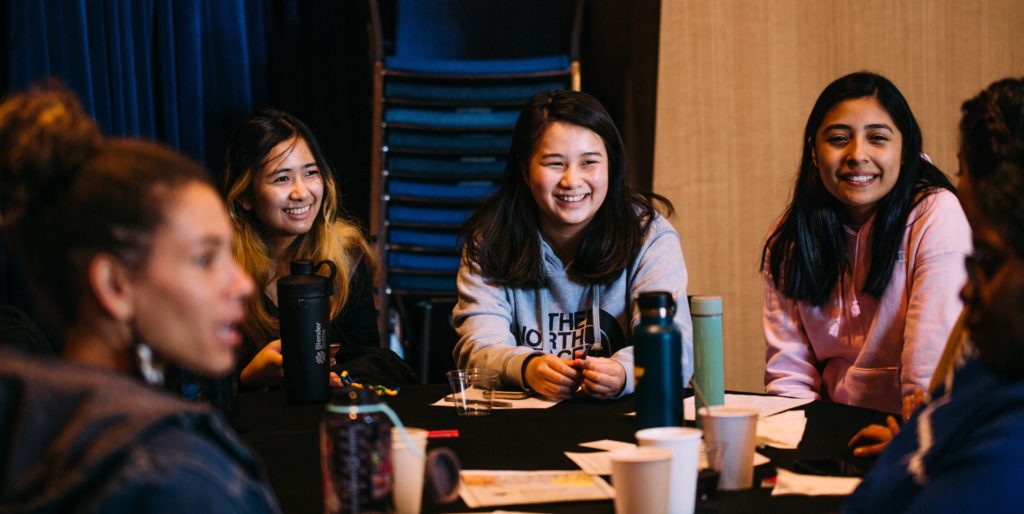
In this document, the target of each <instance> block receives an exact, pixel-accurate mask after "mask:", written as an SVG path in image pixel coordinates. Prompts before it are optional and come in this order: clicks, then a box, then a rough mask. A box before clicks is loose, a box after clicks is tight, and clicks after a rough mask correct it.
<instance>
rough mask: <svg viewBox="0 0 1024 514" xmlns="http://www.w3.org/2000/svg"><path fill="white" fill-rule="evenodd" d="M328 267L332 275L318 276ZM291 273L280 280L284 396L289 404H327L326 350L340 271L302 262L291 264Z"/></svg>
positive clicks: (279, 306) (278, 296) (278, 290)
mask: <svg viewBox="0 0 1024 514" xmlns="http://www.w3.org/2000/svg"><path fill="white" fill-rule="evenodd" d="M325 264H326V265H327V267H329V268H330V269H331V274H330V276H328V277H324V276H321V275H317V274H316V273H315V271H316V270H318V269H320V267H322V266H323V265H325ZM291 272H292V274H291V275H288V276H287V277H282V278H281V279H280V280H278V281H277V303H278V311H279V317H280V320H281V354H282V356H283V357H284V387H285V393H286V395H287V397H288V403H324V402H326V401H327V396H328V392H329V391H330V372H331V370H330V355H329V353H328V351H327V347H328V345H329V344H330V341H329V339H328V338H329V327H330V326H331V294H333V293H334V287H333V284H334V276H335V274H337V272H338V270H337V268H335V266H334V263H333V262H331V261H322V262H320V263H318V264H317V265H316V266H314V265H313V263H312V262H311V261H306V260H302V261H294V262H292V265H291Z"/></svg>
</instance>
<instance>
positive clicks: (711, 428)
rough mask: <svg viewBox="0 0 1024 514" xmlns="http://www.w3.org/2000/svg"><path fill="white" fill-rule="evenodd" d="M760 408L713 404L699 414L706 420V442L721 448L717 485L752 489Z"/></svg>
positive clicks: (729, 489) (699, 411) (726, 488)
mask: <svg viewBox="0 0 1024 514" xmlns="http://www.w3.org/2000/svg"><path fill="white" fill-rule="evenodd" d="M759 412H760V411H759V410H758V409H755V408H751V407H730V406H727V405H712V406H710V407H701V408H700V409H699V410H698V411H697V413H698V414H699V415H700V417H701V419H702V420H703V422H704V438H705V440H706V441H707V444H709V445H714V446H721V447H722V462H721V470H720V474H719V479H718V488H719V489H720V490H723V491H735V490H739V489H750V488H751V487H752V486H753V485H754V445H755V442H756V436H757V418H758V414H759Z"/></svg>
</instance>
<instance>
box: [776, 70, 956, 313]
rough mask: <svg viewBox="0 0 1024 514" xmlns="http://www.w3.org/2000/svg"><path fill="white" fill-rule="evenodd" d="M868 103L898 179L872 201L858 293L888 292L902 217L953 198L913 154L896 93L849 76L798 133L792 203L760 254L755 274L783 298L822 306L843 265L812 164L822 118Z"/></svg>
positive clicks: (864, 75) (885, 83)
mask: <svg viewBox="0 0 1024 514" xmlns="http://www.w3.org/2000/svg"><path fill="white" fill-rule="evenodd" d="M864 97H873V98H875V99H877V100H878V103H879V104H881V106H882V108H884V109H885V110H886V112H888V113H889V116H890V117H892V120H893V122H894V123H895V124H896V128H897V129H898V130H899V131H900V134H902V136H903V152H902V156H901V165H900V172H899V177H898V178H897V179H896V184H895V185H894V186H893V189H892V191H890V192H889V194H887V195H885V196H884V197H883V198H882V199H881V200H879V201H878V206H877V208H876V211H875V215H874V216H875V219H874V226H873V228H872V230H871V236H870V237H871V241H870V248H871V266H870V269H869V271H868V276H867V281H866V282H865V284H864V291H866V292H867V293H869V294H871V295H872V296H875V297H879V296H881V295H882V293H883V292H884V291H885V288H886V286H888V285H889V279H890V278H891V277H892V270H893V266H894V265H895V262H896V256H897V253H898V252H899V248H900V245H902V243H903V235H904V232H905V230H906V226H907V218H908V217H909V216H910V211H912V210H913V209H914V207H915V206H917V204H918V203H920V202H921V201H922V200H923V199H924V198H925V197H926V196H928V194H930V193H931V192H933V191H934V190H937V189H946V190H949V191H955V190H954V188H953V185H952V184H951V183H950V182H949V179H948V178H947V177H946V175H945V174H943V173H942V171H940V170H939V169H938V168H936V167H935V166H934V165H933V164H932V163H931V162H929V161H928V160H926V159H925V158H924V157H923V156H922V154H921V147H922V138H921V128H920V127H919V126H918V124H917V120H916V119H915V118H914V113H913V112H911V111H910V105H908V104H907V100H906V99H905V98H904V97H903V95H902V94H901V93H900V91H899V89H896V86H895V85H893V83H892V82H890V81H889V80H888V79H886V78H885V77H883V76H881V75H878V74H875V73H869V72H858V73H851V74H849V75H846V76H844V77H840V78H839V79H837V80H836V81H835V82H832V83H831V84H829V85H828V87H826V88H825V90H824V91H822V92H821V95H820V96H819V97H818V100H817V102H815V104H814V108H813V109H812V110H811V115H810V117H808V119H807V126H806V128H805V129H804V149H803V157H802V158H801V161H800V170H799V172H798V173H799V174H798V176H797V179H796V187H795V188H794V190H793V199H792V201H791V202H790V204H789V207H787V208H786V212H785V213H784V214H783V216H782V220H781V221H780V222H779V224H778V226H777V227H776V228H775V230H774V231H773V232H772V233H771V235H770V236H768V239H767V241H766V242H765V244H764V249H763V250H762V252H761V269H762V270H763V271H766V272H768V273H770V276H771V279H772V281H773V282H774V284H775V287H776V288H777V289H779V291H781V292H782V294H783V295H785V296H786V297H787V298H791V299H793V300H796V301H803V302H809V303H811V304H812V305H824V304H825V302H827V301H828V298H829V296H830V295H831V293H832V290H833V289H835V286H836V282H838V280H839V277H840V276H841V275H842V273H843V269H844V268H845V267H846V266H848V265H849V263H848V262H847V248H846V238H844V237H843V205H842V203H841V202H840V201H839V200H837V199H836V198H835V197H834V196H832V194H830V193H829V192H828V190H827V189H825V185H824V184H823V183H822V181H821V176H820V175H819V173H818V168H817V167H816V166H815V163H814V159H813V157H812V151H813V150H814V143H815V138H816V136H817V133H818V128H819V127H820V126H821V123H822V121H823V120H824V118H825V115H826V114H828V112H829V111H830V110H831V109H832V108H833V107H835V106H836V105H839V104H840V103H842V102H844V101H846V100H852V99H856V98H864Z"/></svg>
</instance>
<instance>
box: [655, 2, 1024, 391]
mask: <svg viewBox="0 0 1024 514" xmlns="http://www.w3.org/2000/svg"><path fill="white" fill-rule="evenodd" d="M659 53H660V58H659V69H658V94H657V102H658V104H657V105H658V106H657V119H656V133H655V158H654V179H653V184H654V190H655V191H656V192H658V193H661V194H663V195H665V196H667V197H668V198H669V199H671V200H672V201H673V202H674V203H675V206H676V208H677V214H676V216H675V217H674V218H673V220H672V222H673V224H674V225H675V227H676V228H677V229H678V230H679V232H680V234H681V236H682V241H683V252H684V255H685V257H686V261H687V268H688V270H689V274H690V288H689V292H690V294H718V295H721V296H723V298H724V301H725V316H724V318H725V372H726V387H729V388H733V389H739V390H748V391H761V390H763V380H762V374H763V370H764V337H763V334H762V331H761V305H762V298H763V296H762V295H763V293H762V287H761V279H760V276H759V275H758V269H759V258H760V250H761V244H762V241H763V238H764V236H765V233H766V231H767V230H768V228H769V226H770V225H771V224H772V222H773V220H774V219H775V218H776V217H777V216H778V215H779V214H780V213H781V212H782V210H783V208H784V207H785V205H786V203H787V202H788V200H789V196H790V191H791V188H792V184H793V180H794V178H795V173H796V169H797V166H798V164H799V158H800V151H801V141H800V139H801V135H802V132H803V125H804V123H805V122H806V120H807V116H808V114H809V113H810V110H811V107H812V105H813V103H814V101H815V99H816V98H817V96H818V94H819V93H820V92H821V90H822V89H823V88H824V87H825V86H826V85H827V84H828V83H829V82H831V81H832V80H834V79H835V78H838V77H839V76H841V75H843V74H846V73H849V72H852V71H858V70H871V71H876V72H879V73H881V74H883V75H886V76H887V77H889V78H890V79H891V80H892V81H893V82H894V83H895V84H896V85H897V86H898V87H899V88H900V89H901V91H903V94H904V95H905V96H906V97H907V99H908V101H909V102H910V105H911V107H912V108H913V110H914V113H915V115H916V116H917V119H918V122H919V123H920V124H921V126H922V129H923V131H924V143H925V151H926V152H927V153H929V154H930V155H931V156H932V158H933V160H934V161H935V162H936V164H938V166H939V167H940V168H942V169H943V170H945V171H946V172H947V173H950V174H955V173H956V171H957V170H956V168H957V160H956V150H957V123H958V122H959V109H960V104H961V103H962V102H963V101H964V100H965V99H967V98H968V97H970V96H973V95H974V94H976V93H977V92H978V91H980V90H981V89H982V88H983V87H985V86H986V85H987V84H989V83H990V82H992V81H993V80H995V79H998V78H1001V77H1004V76H1010V75H1016V76H1024V1H1022V0H975V1H971V2H964V1H962V0H896V1H893V0H862V1H859V2H841V1H837V0H814V1H805V0H773V1H771V2H755V1H749V0H747V1H744V0H664V1H663V2H662V8H661V31H660V50H659Z"/></svg>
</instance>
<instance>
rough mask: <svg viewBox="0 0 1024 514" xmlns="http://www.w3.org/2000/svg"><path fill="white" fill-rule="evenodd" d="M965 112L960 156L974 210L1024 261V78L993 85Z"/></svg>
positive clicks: (979, 94)
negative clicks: (1023, 205) (979, 213)
mask: <svg viewBox="0 0 1024 514" xmlns="http://www.w3.org/2000/svg"><path fill="white" fill-rule="evenodd" d="M961 111H962V113H963V118H962V119H961V121H960V135H961V142H960V155H961V157H962V158H963V160H964V163H965V164H966V165H967V170H968V171H967V178H968V180H970V184H971V187H970V189H971V193H972V195H973V197H974V198H973V199H974V202H973V204H974V205H975V206H977V207H978V209H979V210H980V211H981V213H982V215H984V217H985V219H986V220H988V221H989V223H991V224H992V226H993V227H994V228H995V229H996V231H997V232H999V234H1000V235H1001V236H1002V237H1003V238H1004V240H1006V242H1007V243H1009V244H1010V245H1011V246H1012V247H1013V250H1014V251H1015V252H1016V253H1017V255H1024V209H1022V208H1021V205H1022V204H1024V77H1022V78H1018V79H1003V80H1000V81H997V82H994V83H992V84H991V85H989V86H988V87H987V88H985V90H984V91H982V92H981V93H978V95H977V96H975V97H974V98H971V99H970V100H967V101H966V102H964V104H963V107H962V108H961Z"/></svg>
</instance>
